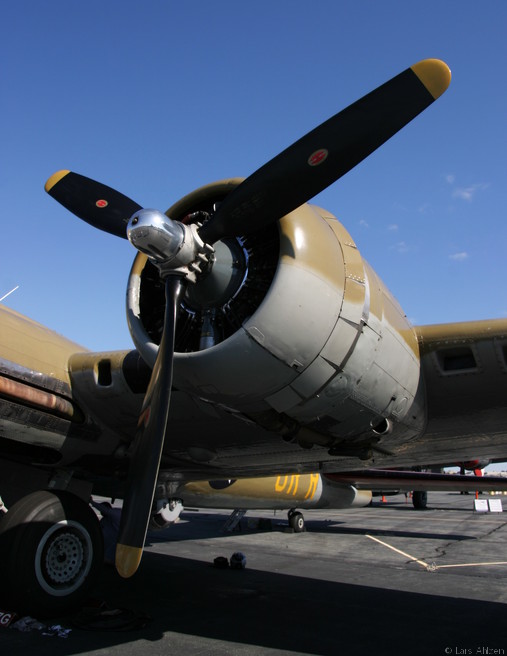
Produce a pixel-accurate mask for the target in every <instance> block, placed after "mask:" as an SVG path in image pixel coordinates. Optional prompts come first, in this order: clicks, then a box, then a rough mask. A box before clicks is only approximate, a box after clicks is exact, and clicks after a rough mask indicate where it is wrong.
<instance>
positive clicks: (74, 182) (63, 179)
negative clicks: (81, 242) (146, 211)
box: [44, 171, 141, 239]
mask: <svg viewBox="0 0 507 656" xmlns="http://www.w3.org/2000/svg"><path fill="white" fill-rule="evenodd" d="M44 188H45V190H46V191H47V192H48V194H49V195H50V196H52V197H53V198H54V199H55V200H57V201H58V202H59V203H60V204H61V205H63V206H64V207H65V208H66V209H68V210H69V211H71V212H72V213H73V214H75V215H76V216H77V217H79V218H80V219H82V220H83V221H86V223H89V224H90V225H92V226H94V227H95V228H99V230H104V231H105V232H109V233H111V234H112V235H116V236H117V237H123V238H124V239H126V238H127V233H126V229H127V223H128V220H129V219H130V217H131V216H132V214H134V212H137V211H138V210H140V209H141V206H140V205H138V204H137V203H136V202H134V201H133V200H131V199H130V198H129V197H128V196H125V195H124V194H121V193H120V192H119V191H116V190H115V189H111V187H108V186H107V185H104V184H102V183H101V182H96V181H95V180H91V179H90V178H87V177H86V176H84V175H80V174H79V173H73V172H72V171H57V172H56V173H54V174H53V175H52V176H51V177H50V178H49V180H48V181H47V182H46V185H45V187H44Z"/></svg>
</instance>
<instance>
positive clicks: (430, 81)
mask: <svg viewBox="0 0 507 656" xmlns="http://www.w3.org/2000/svg"><path fill="white" fill-rule="evenodd" d="M411 68H412V70H413V71H414V73H415V74H416V75H417V77H418V78H419V79H420V80H421V82H422V83H423V84H424V86H425V87H426V89H428V91H429V92H430V93H431V95H432V96H433V98H434V99H435V100H436V99H437V98H439V97H440V96H441V95H442V94H443V93H444V91H445V90H446V89H447V87H448V86H449V84H450V83H451V70H450V68H449V66H447V64H446V63H445V62H443V61H441V60H440V59H423V61H420V62H418V63H417V64H414V65H413V66H412V67H411Z"/></svg>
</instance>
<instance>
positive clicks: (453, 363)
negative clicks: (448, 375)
mask: <svg viewBox="0 0 507 656" xmlns="http://www.w3.org/2000/svg"><path fill="white" fill-rule="evenodd" d="M437 358H438V362H439V364H440V367H441V368H442V370H443V371H445V372H460V371H477V369H478V367H477V361H476V359H475V357H474V354H473V352H472V349H471V348H467V347H457V348H450V349H445V350H443V351H438V353H437Z"/></svg>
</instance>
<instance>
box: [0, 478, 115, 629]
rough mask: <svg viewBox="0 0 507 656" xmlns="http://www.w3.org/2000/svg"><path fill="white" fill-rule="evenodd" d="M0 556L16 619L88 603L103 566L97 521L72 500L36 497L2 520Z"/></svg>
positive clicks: (61, 495) (49, 495) (86, 507)
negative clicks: (19, 614)
mask: <svg viewBox="0 0 507 656" xmlns="http://www.w3.org/2000/svg"><path fill="white" fill-rule="evenodd" d="M0 554H1V561H0V567H2V570H3V572H2V573H3V579H4V581H5V582H6V588H7V591H8V592H7V597H8V599H9V601H10V602H11V603H12V604H14V609H15V610H16V611H17V612H18V613H29V614H32V615H34V616H35V617H48V616H55V615H60V614H62V613H67V612H68V611H69V610H72V609H73V608H74V607H76V606H78V604H80V603H81V602H82V601H84V599H85V598H86V595H87V593H88V590H89V589H90V588H91V587H92V586H93V584H94V583H95V581H96V579H97V577H98V575H99V573H100V570H101V568H102V566H103V558H104V546H103V539H102V533H101V530H100V525H99V521H98V519H97V516H96V515H95V513H94V512H93V510H92V509H91V508H90V507H89V505H88V504H87V503H86V502H85V501H83V500H81V499H79V498H78V497H76V496H75V495H73V494H70V493H68V492H62V491H55V492H48V491H40V492H34V493H32V494H29V495H27V496H26V497H23V498H22V499H20V500H19V501H18V502H17V503H15V504H14V505H13V506H12V507H11V508H10V510H9V512H8V513H7V514H6V515H5V516H4V517H3V518H2V521H1V522H0Z"/></svg>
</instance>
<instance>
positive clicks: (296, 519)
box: [289, 511, 305, 533]
mask: <svg viewBox="0 0 507 656" xmlns="http://www.w3.org/2000/svg"><path fill="white" fill-rule="evenodd" d="M289 526H290V527H291V528H292V529H294V533H302V532H303V531H304V530H305V518H304V517H303V513H300V512H297V511H296V512H291V513H290V514H289Z"/></svg>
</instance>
